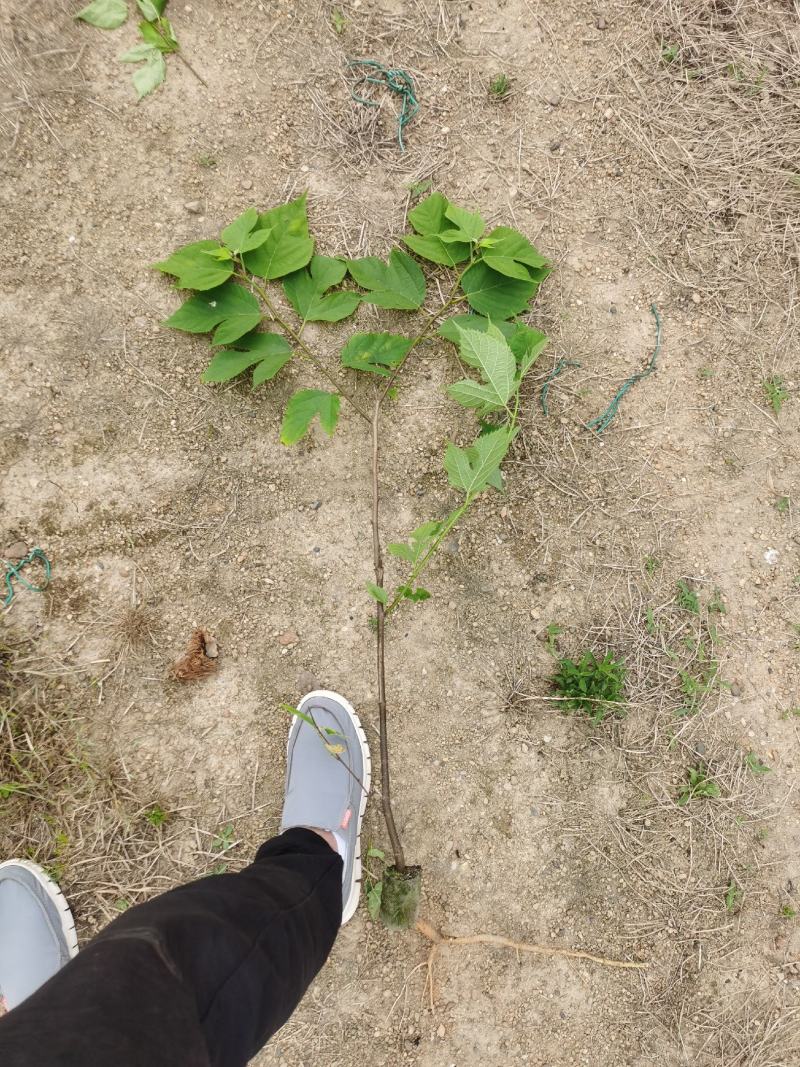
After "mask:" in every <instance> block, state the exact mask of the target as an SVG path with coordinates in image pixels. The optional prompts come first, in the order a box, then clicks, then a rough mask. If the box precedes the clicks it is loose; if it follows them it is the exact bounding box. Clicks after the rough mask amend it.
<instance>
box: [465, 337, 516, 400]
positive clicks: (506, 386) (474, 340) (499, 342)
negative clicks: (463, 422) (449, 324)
mask: <svg viewBox="0 0 800 1067" xmlns="http://www.w3.org/2000/svg"><path fill="white" fill-rule="evenodd" d="M456 329H457V330H458V340H459V351H460V353H461V358H462V360H463V361H464V362H465V363H466V364H468V366H470V367H475V368H477V369H478V370H479V371H480V373H481V377H482V378H483V379H484V381H485V382H486V389H487V390H488V392H485V394H484V395H485V399H484V401H483V402H484V403H488V404H490V405H494V406H495V407H504V406H505V405H506V403H507V402H508V398H509V397H510V396H511V393H512V392H513V390H514V379H515V375H516V370H517V364H516V360H515V359H514V354H513V352H512V351H511V349H510V348H509V346H508V342H507V341H506V339H505V337H504V336H503V334H502V332H501V331H500V330H499V329H498V328H497V327H496V326H495V325H494V324H492V323H490V324H489V325H488V327H487V328H486V329H485V330H471V329H466V328H464V327H462V326H457V327H456ZM457 384H458V386H459V387H460V388H459V390H458V391H459V393H460V394H461V395H462V396H463V395H466V394H465V390H464V387H465V386H468V385H470V384H472V385H473V386H474V385H475V383H469V382H459V383H457ZM482 391H483V390H482ZM472 395H473V396H475V397H477V396H478V395H479V394H478V392H477V391H473V393H472ZM459 402H461V401H459ZM467 406H468V407H475V406H477V405H476V404H475V403H469V404H468V405H467Z"/></svg>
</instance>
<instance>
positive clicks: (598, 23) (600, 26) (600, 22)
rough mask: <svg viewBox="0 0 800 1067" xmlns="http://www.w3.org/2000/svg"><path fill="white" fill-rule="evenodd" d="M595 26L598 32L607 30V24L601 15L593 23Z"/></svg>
mask: <svg viewBox="0 0 800 1067" xmlns="http://www.w3.org/2000/svg"><path fill="white" fill-rule="evenodd" d="M595 26H596V27H597V28H598V30H605V29H607V28H608V23H607V22H606V20H605V19H604V18H603V16H602V15H598V16H597V21H596V22H595Z"/></svg>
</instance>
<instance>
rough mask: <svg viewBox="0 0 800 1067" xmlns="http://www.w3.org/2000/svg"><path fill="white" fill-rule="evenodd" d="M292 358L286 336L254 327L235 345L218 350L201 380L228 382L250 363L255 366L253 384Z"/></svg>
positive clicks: (261, 380) (265, 377) (271, 376)
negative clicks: (262, 331)
mask: <svg viewBox="0 0 800 1067" xmlns="http://www.w3.org/2000/svg"><path fill="white" fill-rule="evenodd" d="M291 358H292V350H291V348H290V347H289V344H288V342H287V340H286V338H285V337H282V336H281V335H280V334H277V333H259V332H257V331H253V332H252V333H248V334H245V336H244V337H240V338H239V339H238V340H237V341H236V342H235V345H234V346H233V348H226V349H224V350H223V351H222V352H217V353H216V355H215V356H214V358H213V359H212V360H211V363H210V364H209V366H208V368H207V369H206V370H205V371H204V372H203V374H202V375H201V377H200V380H201V381H203V382H227V381H229V380H230V379H231V378H235V377H236V376H237V375H238V374H241V373H242V371H245V370H247V368H248V367H253V368H254V369H253V388H254V389H255V388H257V387H258V386H259V385H263V383H264V382H266V381H269V380H270V379H271V378H274V377H275V375H276V374H277V373H278V371H280V370H281V368H282V367H284V366H285V365H286V364H287V363H288V362H289V360H290V359H291Z"/></svg>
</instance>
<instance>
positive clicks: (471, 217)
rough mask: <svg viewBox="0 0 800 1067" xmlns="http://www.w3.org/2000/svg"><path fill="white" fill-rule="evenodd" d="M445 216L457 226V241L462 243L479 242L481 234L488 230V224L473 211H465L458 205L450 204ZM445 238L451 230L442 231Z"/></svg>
mask: <svg viewBox="0 0 800 1067" xmlns="http://www.w3.org/2000/svg"><path fill="white" fill-rule="evenodd" d="M444 213H445V216H446V217H447V218H448V219H449V220H450V222H452V223H454V224H455V229H456V231H457V232H458V234H459V237H457V238H456V240H461V241H478V240H480V237H481V234H482V233H483V231H484V230H485V229H486V223H485V222H484V220H483V219H482V218H481V216H480V215H478V214H475V213H473V212H471V211H465V210H464V208H463V207H458V206H457V205H456V204H448V205H447V207H446V208H445V212H444ZM440 232H441V233H442V236H443V237H444V234H445V233H449V232H450V231H449V230H446V229H445V230H442V231H440Z"/></svg>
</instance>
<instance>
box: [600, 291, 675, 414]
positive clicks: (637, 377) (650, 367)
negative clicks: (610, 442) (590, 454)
mask: <svg viewBox="0 0 800 1067" xmlns="http://www.w3.org/2000/svg"><path fill="white" fill-rule="evenodd" d="M650 310H651V312H652V313H653V317H654V318H655V320H656V343H655V347H654V349H653V354H652V356H651V357H650V362H649V363H648V364H647V366H646V367H645V369H644V370H642V371H639V373H638V374H632V375H631V376H630V378H628V379H627V380H626V381H624V382H623V383H622V385H621V386H620V387H619V389H618V390H617V393H616V395H615V396H614V399H613V400H612V401H611V403H610V404H609V405H608V407H607V408H606V410H605V411H604V412H603V414H602V415H597V416H596V417H595V418H593V419H591V420H590V421H589V422H587V424H586V425H587V426H588V427H589V429H590V430H594V432H595V433H597V434H601V433H603V431H604V430H607V429H608V427H609V426H610V425H611V423H612V421H613V419H614V416H615V415H616V414H617V411H618V409H619V402H620V400H622V398H623V397H624V396H625V394H626V393H627V392H628V390H629V389H631V388H633V386H634V385H636V383H637V382H640V381H641V380H642V378H647V376H648V375H650V374H652V373H653V371H654V370H655V369H656V359H657V358H658V353H659V352H660V351H661V316H660V315H659V313H658V308H657V307H656V306H655V304H651V305H650Z"/></svg>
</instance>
